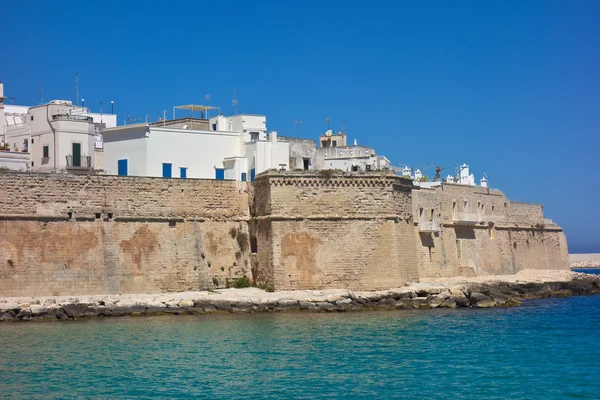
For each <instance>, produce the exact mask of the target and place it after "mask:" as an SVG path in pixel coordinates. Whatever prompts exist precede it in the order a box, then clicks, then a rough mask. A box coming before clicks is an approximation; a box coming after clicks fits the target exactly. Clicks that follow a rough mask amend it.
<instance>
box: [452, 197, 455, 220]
mask: <svg viewBox="0 0 600 400" xmlns="http://www.w3.org/2000/svg"><path fill="white" fill-rule="evenodd" d="M452 218H456V201H453V202H452Z"/></svg>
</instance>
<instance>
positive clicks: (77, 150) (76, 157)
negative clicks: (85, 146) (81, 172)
mask: <svg viewBox="0 0 600 400" xmlns="http://www.w3.org/2000/svg"><path fill="white" fill-rule="evenodd" d="M73 167H81V143H73Z"/></svg>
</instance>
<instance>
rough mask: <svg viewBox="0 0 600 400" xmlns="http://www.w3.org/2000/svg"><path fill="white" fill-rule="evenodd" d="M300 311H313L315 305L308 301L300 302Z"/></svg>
mask: <svg viewBox="0 0 600 400" xmlns="http://www.w3.org/2000/svg"><path fill="white" fill-rule="evenodd" d="M298 304H299V306H300V309H301V310H315V309H317V308H318V307H317V305H316V304H315V303H313V302H310V301H301V302H299V303H298Z"/></svg>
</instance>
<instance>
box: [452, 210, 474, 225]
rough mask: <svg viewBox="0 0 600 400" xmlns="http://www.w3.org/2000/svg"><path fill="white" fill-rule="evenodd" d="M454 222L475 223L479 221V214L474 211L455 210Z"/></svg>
mask: <svg viewBox="0 0 600 400" xmlns="http://www.w3.org/2000/svg"><path fill="white" fill-rule="evenodd" d="M452 222H454V223H455V224H467V225H474V224H477V223H479V215H478V214H477V213H473V212H455V213H454V215H453V216H452Z"/></svg>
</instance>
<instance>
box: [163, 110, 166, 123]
mask: <svg viewBox="0 0 600 400" xmlns="http://www.w3.org/2000/svg"><path fill="white" fill-rule="evenodd" d="M166 121H167V110H163V126H165V124H166Z"/></svg>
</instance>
